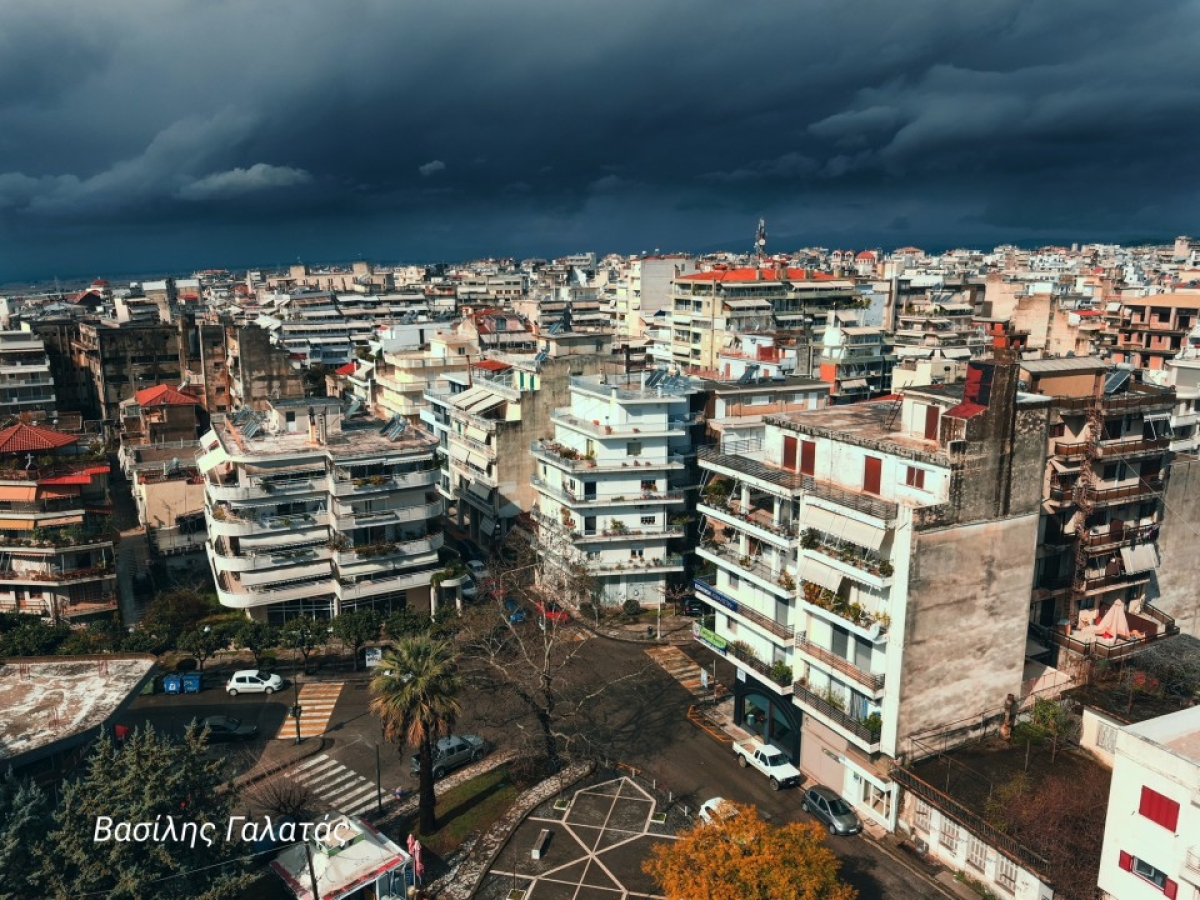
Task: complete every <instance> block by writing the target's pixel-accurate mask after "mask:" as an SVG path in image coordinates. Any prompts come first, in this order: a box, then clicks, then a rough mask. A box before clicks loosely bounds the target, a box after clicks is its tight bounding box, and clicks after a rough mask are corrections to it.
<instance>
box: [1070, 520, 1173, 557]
mask: <svg viewBox="0 0 1200 900" xmlns="http://www.w3.org/2000/svg"><path fill="white" fill-rule="evenodd" d="M1158 532H1159V523H1158V522H1150V523H1148V524H1145V525H1125V526H1123V527H1114V526H1112V525H1109V526H1108V527H1106V528H1103V529H1102V528H1091V529H1088V530H1085V531H1081V532H1079V533H1078V534H1077V536H1076V537H1077V539H1078V541H1079V543H1080V544H1082V545H1083V546H1084V547H1086V548H1087V550H1088V552H1089V553H1103V552H1104V551H1107V550H1116V549H1118V548H1120V547H1128V546H1131V545H1133V544H1139V543H1142V542H1144V541H1152V540H1154V539H1155V538H1156V537H1157V536H1158Z"/></svg>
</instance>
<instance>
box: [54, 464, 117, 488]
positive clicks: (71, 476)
mask: <svg viewBox="0 0 1200 900" xmlns="http://www.w3.org/2000/svg"><path fill="white" fill-rule="evenodd" d="M107 474H108V463H104V465H100V466H88V467H87V468H86V469H77V470H75V471H74V472H64V473H63V474H61V475H51V476H50V477H49V478H39V479H38V484H91V481H92V476H93V475H107Z"/></svg>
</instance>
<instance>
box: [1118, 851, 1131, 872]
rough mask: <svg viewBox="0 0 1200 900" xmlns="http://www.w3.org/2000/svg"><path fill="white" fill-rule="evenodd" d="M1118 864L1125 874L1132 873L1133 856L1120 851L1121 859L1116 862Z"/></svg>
mask: <svg viewBox="0 0 1200 900" xmlns="http://www.w3.org/2000/svg"><path fill="white" fill-rule="evenodd" d="M1118 864H1119V865H1120V866H1121V868H1122V869H1124V870H1125V871H1126V872H1132V871H1133V856H1132V855H1131V854H1129V853H1126V852H1125V851H1124V850H1122V851H1121V858H1120V860H1119V861H1118Z"/></svg>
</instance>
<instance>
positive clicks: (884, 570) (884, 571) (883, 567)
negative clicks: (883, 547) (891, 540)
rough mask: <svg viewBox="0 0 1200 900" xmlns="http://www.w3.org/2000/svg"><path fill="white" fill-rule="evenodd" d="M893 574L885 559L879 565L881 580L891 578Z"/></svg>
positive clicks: (891, 567)
mask: <svg viewBox="0 0 1200 900" xmlns="http://www.w3.org/2000/svg"><path fill="white" fill-rule="evenodd" d="M895 572H896V570H895V568H894V567H893V566H892V564H891V563H890V562H888V561H887V560H886V559H885V560H884V561H883V562H881V563H880V564H879V574H880V576H882V577H883V578H891V577H892V575H893V574H895Z"/></svg>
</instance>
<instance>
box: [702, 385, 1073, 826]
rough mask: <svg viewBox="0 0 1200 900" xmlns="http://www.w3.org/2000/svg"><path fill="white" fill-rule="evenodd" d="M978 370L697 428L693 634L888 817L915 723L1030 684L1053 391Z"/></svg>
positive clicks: (738, 693)
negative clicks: (727, 429)
mask: <svg viewBox="0 0 1200 900" xmlns="http://www.w3.org/2000/svg"><path fill="white" fill-rule="evenodd" d="M970 365H971V372H970V373H969V374H971V376H972V377H971V379H970V380H969V381H968V383H967V384H966V385H950V386H937V387H928V388H919V389H912V390H910V391H909V392H908V393H907V394H906V395H905V396H904V397H902V398H901V399H898V400H881V401H875V402H870V403H859V404H852V405H848V406H842V407H831V408H828V409H823V410H816V411H811V412H801V413H791V414H786V415H779V416H767V417H766V419H765V425H766V427H765V433H764V436H763V437H762V438H761V439H758V438H755V439H751V440H746V441H736V440H727V441H725V442H724V443H722V444H721V445H720V446H717V447H711V448H701V449H700V450H699V451H698V462H699V465H700V467H701V470H702V476H703V479H704V487H703V488H702V494H701V500H700V502H699V504H698V506H697V511H698V512H699V513H700V514H701V516H702V522H703V530H702V535H701V544H700V547H699V548H698V550H697V555H698V556H699V557H701V559H702V560H704V562H705V563H706V564H707V566H708V570H707V572H706V573H705V574H702V575H701V576H700V577H699V578H697V580H696V582H695V591H696V595H697V596H698V597H700V598H702V599H704V600H706V601H707V602H708V603H710V604H711V605H712V606H713V608H714V610H715V612H716V621H715V627H714V628H713V629H712V630H711V631H710V630H708V629H701V630H700V633H699V637H700V640H701V641H703V642H705V643H707V644H709V645H710V647H711V648H712V649H713V650H714V652H717V653H720V654H722V655H724V656H725V657H726V658H727V659H728V660H729V662H731V663H732V664H733V665H734V666H735V667H737V668H738V669H739V670H740V671H739V676H738V680H737V682H736V685H735V697H734V717H735V720H736V721H737V722H738V723H739V724H741V725H742V727H744V728H746V729H747V730H749V731H752V732H755V733H757V734H759V735H760V736H762V737H763V738H764V739H766V740H769V741H772V742H773V743H775V744H776V745H777V746H779V747H780V748H781V749H783V750H785V751H786V752H788V753H790V754H791V755H792V756H793V758H794V760H795V761H797V762H798V763H799V764H800V765H802V766H803V767H804V768H805V770H806V771H808V772H809V773H810V774H812V775H813V776H814V777H816V778H817V780H819V781H821V782H823V783H825V784H829V785H831V786H833V787H834V789H835V790H838V791H839V792H841V793H843V794H844V795H845V796H846V797H848V798H849V799H851V800H852V801H853V802H854V803H855V804H856V805H857V806H858V807H859V809H860V811H861V812H862V813H863V814H865V815H867V816H870V817H872V818H874V819H876V820H877V821H879V822H881V823H882V824H884V825H886V826H888V827H892V826H894V824H895V810H894V803H893V793H894V786H893V785H892V783H891V782H890V780H889V779H888V778H887V775H886V771H887V767H888V762H887V761H888V759H890V758H895V756H896V755H897V754H898V753H899V752H900V750H901V748H902V747H903V745H904V741H905V740H906V738H907V737H908V736H909V735H912V734H918V733H926V732H929V731H930V730H937V729H941V728H945V727H948V726H950V725H952V723H954V722H955V721H957V720H962V719H969V718H970V717H971V716H975V715H978V714H979V712H980V711H981V710H983V709H986V708H990V707H992V706H998V705H1000V704H1001V703H1003V700H1004V698H1005V696H1006V694H1008V693H1014V694H1016V693H1019V692H1020V690H1021V686H1022V684H1023V682H1024V680H1025V677H1026V668H1025V655H1024V651H1025V641H1026V628H1027V617H1026V610H1025V609H1024V606H1023V604H1024V597H1025V593H1026V591H1027V590H1028V587H1027V586H1028V584H1029V582H1030V579H1031V578H1032V574H1033V563H1034V549H1035V547H1034V544H1035V540H1036V535H1037V511H1038V504H1039V501H1040V492H1039V491H1038V490H1037V488H1036V485H1033V486H1031V485H1029V484H1028V483H1025V482H1022V481H1021V478H1020V472H1021V471H1023V470H1024V469H1025V468H1026V467H1027V466H1029V465H1031V464H1032V465H1035V466H1040V465H1041V464H1042V460H1043V459H1044V447H1043V442H1044V440H1045V427H1046V419H1047V415H1048V408H1049V404H1048V402H1047V401H1046V400H1044V399H1041V398H1032V397H1026V396H1024V395H1019V394H1018V392H1017V390H1016V388H1017V384H1016V380H1017V379H1016V370H1015V367H1014V365H1013V364H1012V363H1010V362H1007V361H1004V362H1002V361H996V362H973V363H971V364H970Z"/></svg>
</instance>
